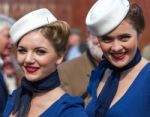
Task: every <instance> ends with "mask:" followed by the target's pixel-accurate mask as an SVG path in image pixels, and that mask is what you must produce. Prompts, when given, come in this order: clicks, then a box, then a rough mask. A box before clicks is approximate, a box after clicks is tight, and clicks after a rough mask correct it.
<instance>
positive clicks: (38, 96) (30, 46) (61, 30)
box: [3, 8, 87, 117]
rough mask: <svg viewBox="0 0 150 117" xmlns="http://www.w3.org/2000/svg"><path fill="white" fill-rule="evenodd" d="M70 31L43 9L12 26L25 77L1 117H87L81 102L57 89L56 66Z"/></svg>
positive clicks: (64, 23)
mask: <svg viewBox="0 0 150 117" xmlns="http://www.w3.org/2000/svg"><path fill="white" fill-rule="evenodd" d="M31 19H32V20H31ZM69 32H70V27H69V25H68V24H67V23H66V22H65V21H60V20H57V19H56V18H55V16H53V15H52V14H51V12H50V11H49V10H47V9H45V8H43V9H39V10H35V11H33V12H31V13H28V14H27V15H25V16H23V17H22V18H21V19H19V20H18V21H17V22H16V23H15V24H14V25H13V26H12V28H11V30H10V35H11V37H12V39H13V41H14V43H15V44H16V47H17V61H18V63H19V65H20V66H21V68H22V69H23V71H24V75H25V76H24V78H22V81H21V86H20V87H19V88H18V89H17V90H16V91H14V93H13V94H12V96H10V98H9V99H8V103H7V106H6V109H5V111H4V113H3V116H4V117H8V116H9V117H14V116H15V117H38V116H40V117H49V115H51V116H52V117H86V116H87V115H86V113H85V111H84V109H83V101H82V99H81V98H80V97H72V96H70V95H68V94H67V93H65V91H64V90H63V89H62V88H61V87H60V80H59V76H58V72H57V65H58V64H60V63H61V62H62V60H63V57H64V54H65V52H66V47H67V41H68V35H69Z"/></svg>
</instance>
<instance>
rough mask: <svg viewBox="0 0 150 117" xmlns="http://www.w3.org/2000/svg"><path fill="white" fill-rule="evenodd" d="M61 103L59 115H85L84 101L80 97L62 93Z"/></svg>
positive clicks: (76, 116)
mask: <svg viewBox="0 0 150 117" xmlns="http://www.w3.org/2000/svg"><path fill="white" fill-rule="evenodd" d="M61 103H62V106H61V110H60V115H59V116H60V117H87V115H86V112H85V110H84V102H83V100H82V99H81V98H80V97H78V96H70V95H69V94H64V95H63V96H62V98H61Z"/></svg>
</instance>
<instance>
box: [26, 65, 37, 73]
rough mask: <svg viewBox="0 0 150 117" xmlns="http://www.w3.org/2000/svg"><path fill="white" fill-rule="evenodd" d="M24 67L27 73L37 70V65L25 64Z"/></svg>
mask: <svg viewBox="0 0 150 117" xmlns="http://www.w3.org/2000/svg"><path fill="white" fill-rule="evenodd" d="M25 69H26V71H27V72H28V73H34V72H36V71H38V70H39V67H32V66H26V67H25Z"/></svg>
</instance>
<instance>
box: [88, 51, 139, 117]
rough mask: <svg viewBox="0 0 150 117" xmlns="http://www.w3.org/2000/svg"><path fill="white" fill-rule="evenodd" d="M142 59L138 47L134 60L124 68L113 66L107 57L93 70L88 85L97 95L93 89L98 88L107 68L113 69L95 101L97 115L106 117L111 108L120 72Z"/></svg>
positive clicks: (92, 93)
mask: <svg viewBox="0 0 150 117" xmlns="http://www.w3.org/2000/svg"><path fill="white" fill-rule="evenodd" d="M140 60H141V53H140V50H139V49H137V51H136V54H135V56H134V58H133V60H132V61H131V62H130V63H129V64H128V65H126V66H124V67H123V68H117V67H115V66H113V65H112V64H111V63H110V62H109V61H108V60H107V59H106V58H105V57H104V59H103V60H102V61H101V62H100V64H99V66H98V67H97V68H96V69H95V70H94V71H92V75H91V78H90V83H89V86H88V92H89V93H90V94H91V95H95V92H94V91H93V89H97V87H98V85H99V83H97V82H100V81H101V80H102V78H103V75H104V73H105V70H106V69H108V68H109V69H111V70H112V73H111V75H110V76H109V78H108V79H107V81H106V83H105V85H104V87H103V89H102V91H101V92H100V94H99V96H98V98H97V100H96V103H95V109H94V110H95V117H105V114H106V112H107V110H108V109H109V106H110V104H111V102H112V100H113V98H114V96H115V94H116V92H117V89H118V84H119V79H120V74H121V72H123V71H125V70H127V69H130V68H132V67H133V66H135V65H136V64H138V63H139V62H140Z"/></svg>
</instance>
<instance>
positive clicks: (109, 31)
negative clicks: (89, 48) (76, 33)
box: [86, 0, 150, 117]
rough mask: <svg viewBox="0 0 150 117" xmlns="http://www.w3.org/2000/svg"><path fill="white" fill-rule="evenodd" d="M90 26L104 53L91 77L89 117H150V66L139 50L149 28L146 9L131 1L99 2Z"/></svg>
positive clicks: (89, 18) (93, 10) (102, 0)
mask: <svg viewBox="0 0 150 117" xmlns="http://www.w3.org/2000/svg"><path fill="white" fill-rule="evenodd" d="M86 25H87V26H88V28H89V30H90V31H91V32H92V33H93V34H94V35H96V36H97V37H98V38H99V44H100V47H101V49H102V51H103V53H104V54H103V60H102V61H101V63H100V64H99V66H98V67H97V68H96V69H95V70H93V72H92V75H91V78H90V82H89V86H88V92H89V94H90V96H92V99H91V101H90V103H89V104H88V105H87V107H86V111H87V113H88V116H89V117H150V74H149V73H150V63H149V62H148V61H147V60H146V59H144V58H143V57H142V56H141V53H140V50H139V48H138V44H139V41H140V37H141V35H142V33H143V31H144V27H145V21H144V16H143V12H142V9H141V8H140V7H139V5H137V4H136V3H134V4H131V3H129V1H128V0H98V1H97V2H96V3H95V4H94V5H93V6H92V8H91V9H90V11H89V12H88V14H87V17H86Z"/></svg>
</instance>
